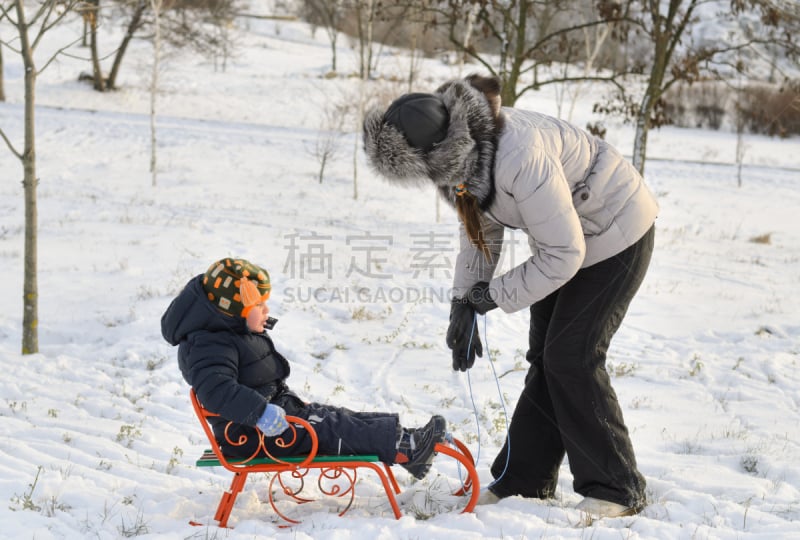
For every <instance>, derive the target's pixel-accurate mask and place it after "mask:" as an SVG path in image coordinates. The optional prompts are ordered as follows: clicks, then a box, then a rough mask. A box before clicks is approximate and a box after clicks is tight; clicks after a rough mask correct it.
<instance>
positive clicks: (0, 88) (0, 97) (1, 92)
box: [0, 46, 6, 101]
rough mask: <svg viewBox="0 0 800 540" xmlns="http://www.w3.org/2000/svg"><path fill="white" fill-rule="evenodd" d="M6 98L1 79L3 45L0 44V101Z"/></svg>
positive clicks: (3, 81)
mask: <svg viewBox="0 0 800 540" xmlns="http://www.w3.org/2000/svg"><path fill="white" fill-rule="evenodd" d="M5 100H6V83H5V79H3V47H2V46H0V101H5Z"/></svg>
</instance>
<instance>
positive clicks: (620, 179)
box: [364, 77, 658, 312]
mask: <svg viewBox="0 0 800 540" xmlns="http://www.w3.org/2000/svg"><path fill="white" fill-rule="evenodd" d="M434 95H436V96H438V97H439V98H440V99H441V100H442V103H443V104H444V106H445V107H446V109H447V111H448V114H449V119H448V125H447V134H446V136H445V137H444V139H442V140H441V141H440V142H438V143H435V144H434V145H433V147H432V148H430V149H419V148H415V147H413V146H412V145H411V144H410V143H409V141H408V140H407V139H406V137H405V136H404V134H403V133H402V132H401V130H400V129H399V128H398V127H397V126H396V125H394V124H393V123H392V122H390V121H388V120H387V118H386V117H385V115H384V114H383V113H382V112H381V111H379V110H377V109H375V110H372V111H370V112H369V113H368V114H367V115H366V117H365V119H364V150H365V152H366V154H367V158H368V162H369V164H370V166H371V167H372V168H373V169H374V170H375V171H376V172H378V173H379V174H381V175H383V176H384V177H386V178H387V179H389V180H390V181H393V182H396V183H399V184H405V185H416V184H418V183H419V182H420V181H424V179H429V180H430V181H432V182H433V183H434V185H435V186H437V188H438V189H439V191H440V193H441V194H442V196H443V197H444V198H445V200H447V201H448V202H450V203H451V204H455V200H456V197H457V193H458V186H459V185H460V184H464V185H465V187H466V189H467V191H468V192H469V193H470V194H471V195H472V196H473V197H475V199H476V200H477V202H478V204H479V207H480V209H481V210H482V211H483V233H484V239H485V242H486V243H487V244H488V246H489V249H490V250H491V252H492V255H493V256H492V259H491V261H490V262H487V261H486V260H485V258H484V256H483V253H481V252H480V251H479V250H478V249H477V248H476V247H475V246H473V245H472V244H470V242H469V241H468V239H467V236H466V233H465V232H464V228H463V226H462V227H461V240H460V242H461V250H460V252H459V255H458V257H457V262H456V269H455V275H454V281H453V294H454V296H456V297H459V296H463V295H464V294H466V293H467V291H468V290H469V288H470V287H471V286H472V285H474V284H475V283H477V282H479V281H490V280H491V281H490V291H491V292H490V295H491V297H492V298H493V299H494V300H495V302H496V303H497V305H498V306H499V307H501V308H502V309H503V310H504V311H507V312H512V311H517V310H519V309H522V308H524V307H528V306H530V305H531V304H533V303H535V302H537V301H539V300H542V299H543V298H544V297H546V296H547V295H549V294H550V293H552V292H554V291H555V290H556V289H558V288H559V287H561V286H562V285H563V284H564V283H566V282H567V281H569V280H570V279H571V278H572V277H573V276H574V275H575V273H577V271H578V270H579V269H580V268H582V267H586V266H590V265H592V264H595V263H597V262H600V261H602V260H604V259H607V258H609V257H612V256H613V255H616V254H617V253H619V252H621V251H622V250H624V249H625V248H627V247H629V246H631V245H632V244H634V243H635V242H636V241H637V240H639V238H641V237H642V236H643V235H644V233H645V232H647V230H648V229H650V227H651V226H652V225H653V222H654V221H655V218H656V214H657V213H658V205H657V203H656V200H655V197H654V196H653V195H652V194H651V193H650V191H649V190H648V189H647V187H646V186H645V184H644V181H643V180H642V177H641V175H640V174H639V173H638V171H636V169H635V168H634V167H633V166H632V165H631V164H630V163H629V162H627V161H626V160H625V159H623V157H622V156H621V155H620V153H619V152H618V151H617V150H615V149H614V148H613V147H611V146H610V145H609V144H607V143H606V142H604V141H603V140H601V139H597V138H595V137H593V136H592V135H590V134H588V133H586V132H584V131H582V130H580V129H578V128H577V127H575V126H573V125H571V124H569V123H567V122H564V121H561V120H558V119H556V118H552V117H549V116H546V115H544V114H538V113H535V112H530V111H523V110H519V109H510V108H499V107H498V111H497V113H496V114H495V112H494V111H493V105H491V104H490V102H489V101H488V100H487V98H486V95H485V94H484V93H483V92H482V91H480V90H479V89H478V88H476V87H474V86H473V85H472V83H471V82H470V78H469V77H468V78H467V79H464V80H454V81H449V82H447V83H445V84H443V85H442V86H441V87H440V88H439V89H438V90H437V91H436V92H435V94H434ZM506 227H508V228H512V229H518V230H520V231H522V232H523V233H525V234H526V235H527V237H528V244H529V245H530V248H531V256H530V257H529V258H528V259H527V260H525V261H524V262H523V263H521V264H519V265H517V266H516V267H514V268H512V269H511V270H509V271H508V272H506V273H504V274H502V275H500V276H497V277H495V278H493V276H494V272H495V270H496V268H497V265H498V262H499V256H500V252H501V248H502V243H503V233H504V229H505V228H506ZM492 278H493V279H492Z"/></svg>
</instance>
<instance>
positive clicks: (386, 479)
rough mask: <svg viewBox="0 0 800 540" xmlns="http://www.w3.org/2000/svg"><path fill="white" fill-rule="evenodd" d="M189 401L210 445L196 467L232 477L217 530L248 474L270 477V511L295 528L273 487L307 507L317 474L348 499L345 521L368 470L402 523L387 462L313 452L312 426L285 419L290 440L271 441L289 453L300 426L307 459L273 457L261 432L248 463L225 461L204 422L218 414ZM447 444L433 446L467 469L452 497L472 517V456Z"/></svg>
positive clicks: (330, 490) (475, 491)
mask: <svg viewBox="0 0 800 540" xmlns="http://www.w3.org/2000/svg"><path fill="white" fill-rule="evenodd" d="M190 397H191V401H192V406H193V407H194V411H195V413H196V414H197V418H198V419H199V420H200V424H201V425H202V426H203V431H204V432H205V434H206V437H207V438H208V442H209V443H210V444H211V451H210V452H209V451H206V452H205V453H204V454H203V456H202V457H201V458H200V459H198V460H197V465H198V466H222V467H224V468H225V469H227V470H229V471H231V472H232V473H233V479H232V481H231V485H230V488H229V489H228V491H226V492H224V493H223V494H222V498H221V499H220V501H219V505H218V506H217V511H216V514H215V515H214V519H215V520H216V521H217V522H218V523H219V526H220V527H227V526H228V518H229V517H230V515H231V511H232V510H233V505H234V503H235V502H236V497H237V496H238V495H239V493H241V492H242V490H243V489H244V485H245V483H246V482H247V475H248V474H250V473H260V472H263V473H273V476H272V478H271V479H270V483H269V503H270V506H272V509H273V510H274V511H275V514H277V515H278V516H280V518H281V519H283V520H284V521H286V522H287V523H289V524H297V523H300V522H299V521H296V520H294V519H291V518H290V517H288V516H286V515H285V514H284V513H282V512H281V511H280V510H279V509H278V507H277V506H276V503H275V500H274V498H273V489H272V488H273V486H274V485H275V483H276V482H277V484H278V485H279V486H280V492H281V493H283V494H284V495H287V496H288V497H290V498H291V499H293V500H294V501H295V502H297V503H298V504H303V503H307V502H310V501H311V500H310V499H305V498H303V497H301V496H300V492H301V491H302V490H303V487H304V485H305V477H306V475H307V474H308V473H309V472H310V471H311V470H312V469H317V470H318V471H319V477H318V480H317V485H318V487H319V489H320V491H321V492H322V493H323V494H325V495H329V496H333V497H348V498H349V500H347V499H345V500H346V501H347V504H346V505H345V508H344V509H343V510H342V511H341V512H339V515H340V516H343V515H344V514H345V513H346V512H347V511H348V510H349V509H350V506H351V505H352V503H353V500H354V498H355V484H356V480H357V478H358V469H359V468H364V469H369V470H371V471H373V472H374V473H375V474H376V475H377V476H378V478H379V479H380V481H381V484H382V485H383V489H384V491H385V492H386V497H387V499H389V503H390V504H391V506H392V512H393V513H394V516H395V518H396V519H400V517H401V516H402V513H401V512H400V507H399V506H398V504H397V498H396V495H398V494H399V493H400V486H398V484H397V481H396V480H395V477H394V474H392V469H391V467H390V466H389V465H388V464H386V463H382V462H380V461H379V460H378V456H373V455H366V456H361V455H346V456H325V455H318V454H317V449H318V446H319V441H318V439H317V433H316V431H314V428H313V427H312V426H311V424H309V423H308V422H307V421H305V420H303V419H302V418H298V417H296V416H290V415H287V416H286V420H287V422H289V427H290V431H291V436H290V437H289V436H287V435H286V434H284V435H283V436H281V437H279V438H276V439H274V441H273V442H274V444H275V445H276V446H279V447H281V448H291V447H292V445H294V443H295V442H297V427H296V426H298V425H299V426H301V427H302V429H305V430H306V431H307V432H308V434H309V436H310V437H311V441H312V444H311V451H310V452H309V453H308V454H305V455H299V456H291V457H282V458H278V457H275V456H272V455H271V454H270V453H269V451H268V450H267V448H266V445H265V444H264V437H265V435H264V434H263V433H261V431H260V430H257V431H258V437H259V441H258V443H259V444H258V448H257V449H256V451H255V452H254V453H253V455H251V456H250V457H248V458H246V459H238V458H237V459H229V458H227V457H226V456H225V455H224V454H223V453H222V450H221V449H220V447H219V444H218V443H217V440H216V438H215V437H214V433H213V431H212V430H211V426H210V425H209V423H208V419H209V418H212V417H218V416H219V415H218V414H215V413H212V412H210V411H209V410H208V409H206V408H204V407H203V406H202V404H201V403H200V401H199V400H198V399H197V396H196V395H195V393H194V390H191V391H190ZM228 425H230V424H228ZM227 436H228V435H227V427H226V433H225V437H226V438H227ZM246 442H247V439H246V437H244V438H240V439H239V440H237V441H232V440H230V439H228V443H229V444H233V445H244V444H245V443H246ZM448 442H449V443H450V445H451V446H449V445H447V444H443V443H439V444H437V445H436V446H435V450H436V452H439V453H442V454H446V455H448V456H450V457H452V458H454V459H456V460H457V461H458V462H460V463H461V464H462V465H463V466H464V468H465V469H466V471H467V478H466V480H465V481H464V482H463V483H462V486H461V488H460V489H458V490H457V491H456V492H454V495H457V496H466V495H467V494H469V495H470V497H469V499H468V501H467V504H466V506H465V507H464V510H463V511H462V513H467V512H472V510H473V509H474V508H475V504H476V503H477V501H478V495H479V491H480V487H479V481H478V474H477V472H476V471H475V466H474V460H473V458H472V454H470V451H469V449H467V447H466V446H465V445H464V444H463V443H462V442H461V441H459V440H457V439H451V440H450V441H448ZM264 456H267V457H264ZM287 477H288V478H287ZM290 480H293V481H294V483H296V484H299V487H297V488H292V487H290V486H289V483H290ZM326 481H332V482H333V481H339V482H343V483H344V487H342V486H341V485H340V484H333V485H331V486H330V487H326V486H325V485H324V482H326ZM192 524H193V525H202V524H200V523H194V522H192Z"/></svg>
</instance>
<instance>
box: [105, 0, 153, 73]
mask: <svg viewBox="0 0 800 540" xmlns="http://www.w3.org/2000/svg"><path fill="white" fill-rule="evenodd" d="M146 9H147V2H146V1H145V0H139V3H138V4H137V6H136V11H134V12H133V17H131V21H130V22H129V23H128V29H127V31H126V32H125V37H124V38H123V39H122V43H120V45H119V49H117V54H116V55H115V56H114V63H113V64H112V65H111V71H110V72H109V73H108V79H107V80H106V86H107V88H109V89H114V88H116V87H117V75H119V69H120V65H122V57H123V56H125V51H126V50H127V49H128V44H129V43H130V42H131V39H133V34H134V33H135V32H136V30H137V29H138V28H139V26H140V25H141V23H142V16H143V15H144V11H145V10H146Z"/></svg>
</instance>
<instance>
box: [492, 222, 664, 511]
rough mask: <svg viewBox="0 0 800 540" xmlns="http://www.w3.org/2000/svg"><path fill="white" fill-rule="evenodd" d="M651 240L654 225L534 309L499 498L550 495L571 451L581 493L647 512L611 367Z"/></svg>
mask: <svg viewBox="0 0 800 540" xmlns="http://www.w3.org/2000/svg"><path fill="white" fill-rule="evenodd" d="M654 234H655V231H654V227H653V228H651V229H650V230H649V231H648V232H647V233H646V234H645V235H644V236H643V237H642V238H641V239H640V240H639V241H637V242H636V243H635V244H633V245H632V246H630V247H629V248H627V249H625V250H624V251H622V252H621V253H619V254H617V255H615V256H613V257H611V258H609V259H606V260H604V261H601V262H599V263H597V264H594V265H592V266H590V267H587V268H583V269H581V270H580V271H578V273H577V274H576V275H575V276H574V277H573V278H572V279H571V280H570V281H569V282H567V283H566V284H565V285H563V286H562V287H561V288H560V289H558V290H557V291H555V292H554V293H552V294H551V295H550V296H548V297H546V298H545V299H543V300H541V301H539V302H536V303H535V304H533V305H532V306H531V327H530V335H529V342H530V349H529V351H528V354H527V360H528V362H530V364H531V365H530V369H529V371H528V374H527V376H526V377H525V388H524V390H523V391H522V395H521V396H520V398H519V401H518V402H517V406H516V409H515V410H514V415H513V417H512V419H511V425H510V426H509V433H508V437H507V439H506V443H505V445H504V446H503V448H502V450H501V451H500V453H499V454H498V456H497V458H496V459H495V461H494V463H493V464H492V467H491V471H492V475H493V476H494V478H495V479H496V480H495V482H494V483H493V484H492V485H490V486H489V487H490V489H491V490H492V491H493V492H494V493H495V494H496V495H498V496H500V497H507V496H511V495H522V496H524V497H538V498H548V497H552V496H553V494H554V492H555V489H556V484H557V482H558V470H559V466H560V465H561V462H562V460H563V458H564V454H565V453H566V455H567V458H568V461H569V467H570V470H571V471H572V475H573V478H574V482H573V487H574V489H575V491H576V492H577V493H579V494H581V495H583V496H584V497H594V498H597V499H603V500H607V501H612V502H615V503H618V504H623V505H625V506H629V507H634V508H641V507H642V506H644V503H645V493H644V489H645V481H644V478H643V477H642V475H641V474H640V473H639V471H638V470H637V467H636V458H635V457H634V453H633V446H632V445H631V441H630V437H629V436H628V429H627V428H626V427H625V422H624V420H623V418H622V411H621V409H620V406H619V403H618V402H617V396H616V394H615V393H614V390H613V388H612V387H611V381H610V379H609V376H608V372H607V371H606V366H605V361H606V351H607V350H608V346H609V344H610V342H611V338H612V336H613V335H614V333H615V332H616V331H617V329H618V328H619V326H620V323H621V322H622V319H623V317H624V316H625V312H626V311H627V309H628V305H629V304H630V302H631V300H632V299H633V297H634V295H635V294H636V291H637V290H638V289H639V285H640V284H641V283H642V280H643V279H644V276H645V273H646V272H647V267H648V265H649V263H650V256H651V254H652V252H653V240H654ZM509 447H510V452H509ZM506 462H508V463H506Z"/></svg>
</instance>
